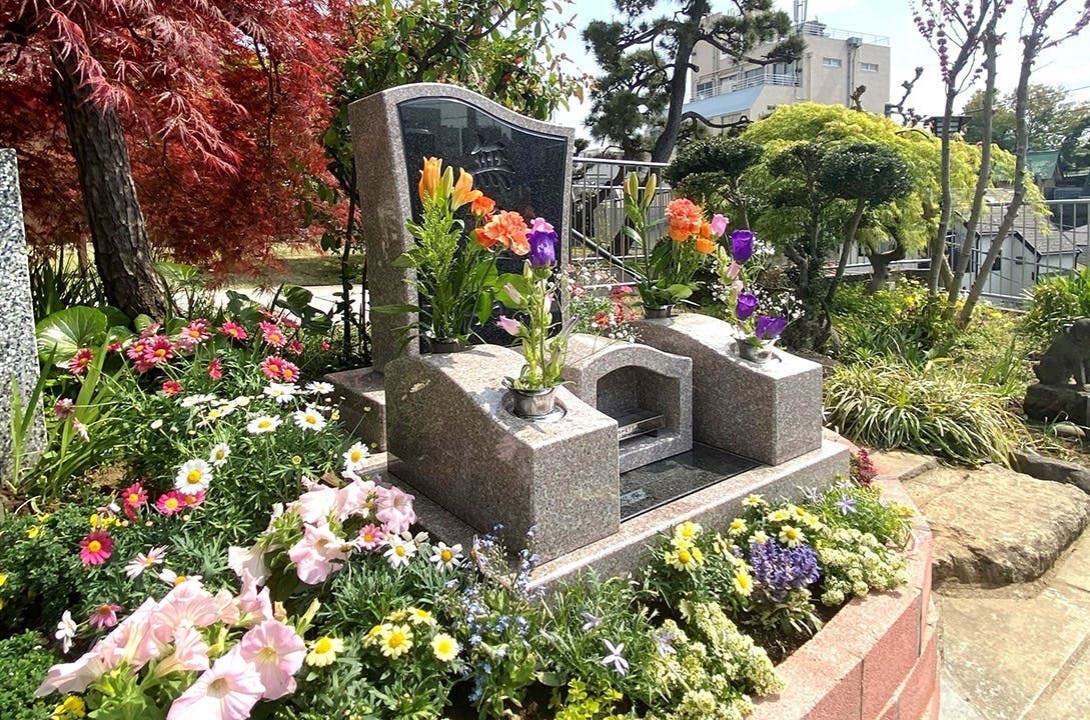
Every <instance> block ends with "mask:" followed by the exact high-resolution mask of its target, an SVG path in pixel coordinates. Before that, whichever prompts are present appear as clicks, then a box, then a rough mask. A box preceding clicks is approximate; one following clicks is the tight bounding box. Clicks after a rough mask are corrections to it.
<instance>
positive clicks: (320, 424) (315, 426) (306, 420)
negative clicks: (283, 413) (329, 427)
mask: <svg viewBox="0 0 1090 720" xmlns="http://www.w3.org/2000/svg"><path fill="white" fill-rule="evenodd" d="M294 417H295V425H296V426H297V427H299V428H300V429H302V430H313V431H314V432H318V431H319V430H321V429H322V428H324V427H325V424H326V419H325V417H324V416H323V415H322V414H321V413H320V412H318V411H317V410H315V409H314V406H312V405H308V406H307V408H306V410H296V411H295V414H294Z"/></svg>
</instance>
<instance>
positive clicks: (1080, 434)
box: [1052, 422, 1086, 439]
mask: <svg viewBox="0 0 1090 720" xmlns="http://www.w3.org/2000/svg"><path fill="white" fill-rule="evenodd" d="M1052 432H1054V433H1056V434H1057V435H1061V436H1063V437H1071V438H1080V439H1081V438H1084V437H1086V431H1085V430H1083V429H1082V428H1081V427H1079V426H1078V425H1076V424H1075V423H1071V422H1062V423H1056V424H1055V425H1053V426H1052Z"/></svg>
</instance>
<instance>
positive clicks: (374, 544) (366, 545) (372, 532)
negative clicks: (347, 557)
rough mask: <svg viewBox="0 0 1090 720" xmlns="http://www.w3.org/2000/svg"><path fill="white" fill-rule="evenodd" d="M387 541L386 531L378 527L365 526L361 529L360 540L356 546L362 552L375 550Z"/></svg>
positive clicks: (372, 525)
mask: <svg viewBox="0 0 1090 720" xmlns="http://www.w3.org/2000/svg"><path fill="white" fill-rule="evenodd" d="M385 541H386V531H385V530H383V529H382V528H381V527H379V526H378V525H374V524H371V525H364V526H363V527H361V528H360V539H359V540H357V541H356V544H357V545H358V546H359V547H360V549H362V550H374V549H375V548H378V547H381V546H382V543H384V542H385Z"/></svg>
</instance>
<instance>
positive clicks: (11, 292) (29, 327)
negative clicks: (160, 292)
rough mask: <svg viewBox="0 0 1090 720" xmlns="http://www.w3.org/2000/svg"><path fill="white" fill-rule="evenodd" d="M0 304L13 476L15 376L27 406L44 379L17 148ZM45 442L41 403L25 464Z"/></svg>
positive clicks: (2, 389)
mask: <svg viewBox="0 0 1090 720" xmlns="http://www.w3.org/2000/svg"><path fill="white" fill-rule="evenodd" d="M0 308H2V311H0V478H3V479H5V480H7V479H10V477H11V474H12V471H13V469H14V468H13V467H12V465H13V462H14V449H15V448H14V446H13V442H14V436H13V432H12V428H13V425H12V423H13V421H14V420H15V418H13V417H12V400H13V395H12V393H13V389H12V379H13V378H14V380H15V384H16V386H17V387H18V392H19V395H20V397H21V398H22V402H23V405H24V407H25V405H26V403H27V402H29V399H30V395H31V393H33V392H34V387H35V385H36V384H37V383H38V350H37V346H36V345H35V342H34V312H33V310H32V306H31V298H30V270H29V268H28V266H27V252H26V237H25V235H24V234H23V204H22V199H21V197H20V194H19V168H18V164H17V162H16V159H15V151H14V150H11V149H7V148H0ZM44 445H45V423H44V420H43V417H42V411H41V406H40V404H39V406H38V407H37V409H36V417H35V419H34V422H33V423H32V426H31V429H30V432H29V435H28V440H27V442H26V445H25V446H24V447H23V452H24V453H25V455H24V458H23V466H24V467H26V466H27V465H30V464H33V463H34V462H35V461H36V459H37V457H38V455H39V454H40V453H41V451H42V448H43V447H44Z"/></svg>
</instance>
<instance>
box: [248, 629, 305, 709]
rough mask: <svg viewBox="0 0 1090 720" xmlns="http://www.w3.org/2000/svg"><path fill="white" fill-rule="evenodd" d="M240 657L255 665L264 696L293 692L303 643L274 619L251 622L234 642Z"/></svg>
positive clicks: (276, 695)
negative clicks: (244, 632) (249, 627)
mask: <svg viewBox="0 0 1090 720" xmlns="http://www.w3.org/2000/svg"><path fill="white" fill-rule="evenodd" d="M238 649H239V654H240V655H241V656H242V659H243V660H245V661H246V662H248V663H250V664H251V665H253V666H254V667H256V668H257V672H258V673H259V674H260V675H261V684H262V685H264V686H265V693H264V695H263V697H264V698H266V699H268V700H275V699H277V698H281V697H284V696H285V695H289V694H291V693H293V692H295V678H294V677H292V676H293V675H295V673H297V672H299V668H301V667H303V658H305V657H306V654H307V646H306V644H304V643H303V638H301V637H299V634H298V633H296V632H295V630H294V629H293V628H290V627H288V626H287V625H285V624H284V623H282V622H280V621H278V620H265V621H264V622H262V623H261V624H259V625H255V626H254V627H253V628H251V629H250V630H249V631H248V632H247V633H246V634H245V635H243V636H242V640H240V641H239V643H238Z"/></svg>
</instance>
